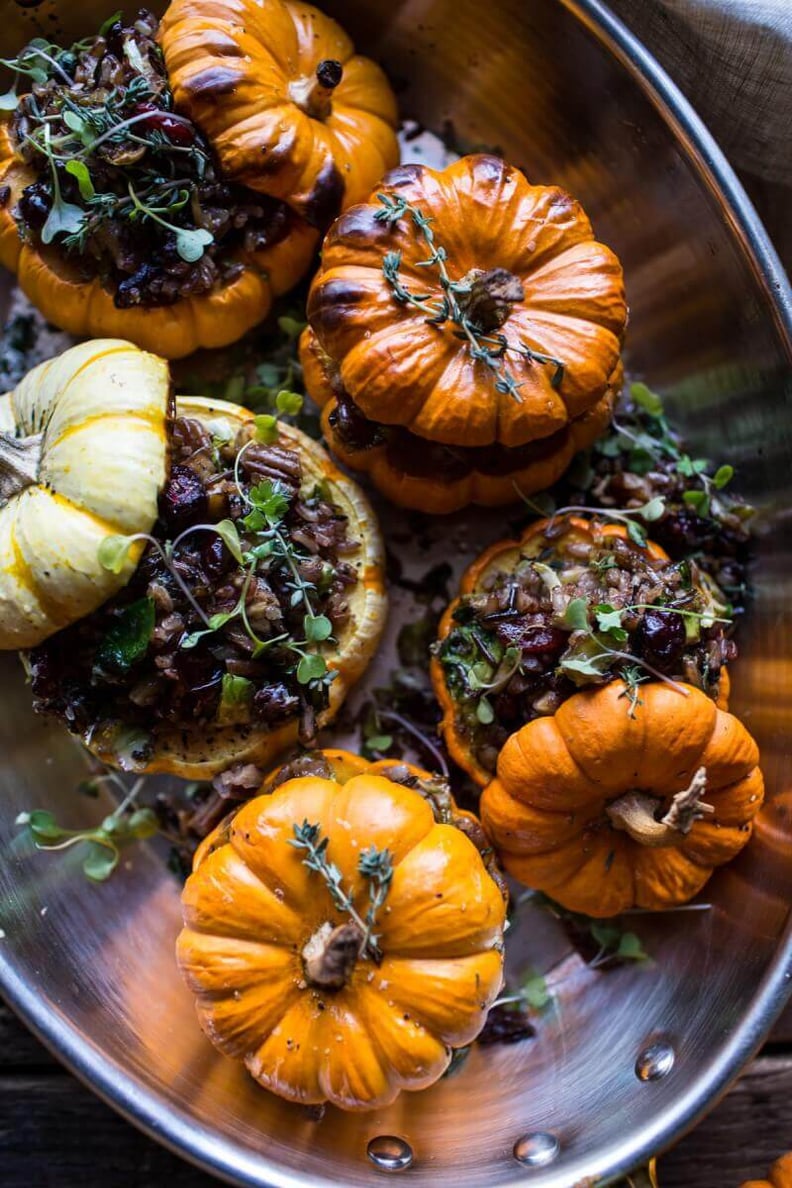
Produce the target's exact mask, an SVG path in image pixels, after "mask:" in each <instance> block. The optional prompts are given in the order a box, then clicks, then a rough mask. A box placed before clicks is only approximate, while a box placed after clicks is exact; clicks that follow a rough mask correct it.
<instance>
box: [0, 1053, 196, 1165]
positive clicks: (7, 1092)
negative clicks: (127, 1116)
mask: <svg viewBox="0 0 792 1188" xmlns="http://www.w3.org/2000/svg"><path fill="white" fill-rule="evenodd" d="M0 1165H1V1166H2V1169H3V1170H2V1175H1V1176H0V1180H1V1182H2V1184H3V1188H77V1186H78V1185H89V1186H90V1185H97V1186H98V1185H100V1184H102V1185H108V1186H109V1185H116V1184H118V1185H121V1184H123V1185H124V1188H158V1186H159V1185H164V1184H167V1185H168V1188H217V1184H218V1181H217V1180H215V1179H214V1178H213V1177H210V1176H206V1175H203V1174H202V1173H200V1172H197V1171H196V1170H195V1168H193V1167H191V1166H190V1165H189V1164H187V1163H185V1162H183V1161H182V1160H181V1159H178V1158H177V1157H176V1156H175V1155H171V1153H170V1152H169V1151H166V1150H165V1149H164V1147H160V1146H159V1145H158V1144H157V1143H154V1142H152V1141H151V1140H150V1139H147V1138H145V1137H144V1136H143V1135H142V1134H140V1133H139V1132H138V1131H137V1130H135V1129H134V1127H132V1126H130V1125H129V1124H128V1123H127V1122H125V1121H124V1120H123V1119H122V1118H120V1117H119V1116H118V1115H117V1114H116V1113H114V1111H113V1110H111V1109H110V1108H109V1107H108V1106H106V1105H104V1104H103V1103H102V1102H100V1101H99V1100H98V1099H97V1098H96V1097H94V1095H93V1094H92V1093H90V1092H89V1090H87V1089H84V1088H83V1087H82V1085H79V1084H77V1083H76V1082H75V1081H74V1080H73V1078H71V1077H70V1076H68V1075H67V1076H61V1075H60V1074H58V1073H50V1074H40V1075H37V1076H11V1077H6V1076H0Z"/></svg>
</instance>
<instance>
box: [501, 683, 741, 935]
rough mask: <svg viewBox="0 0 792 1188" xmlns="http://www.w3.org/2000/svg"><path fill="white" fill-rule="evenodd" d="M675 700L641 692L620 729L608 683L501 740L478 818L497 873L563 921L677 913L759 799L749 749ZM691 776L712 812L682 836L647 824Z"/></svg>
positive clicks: (689, 703) (616, 693) (697, 699)
mask: <svg viewBox="0 0 792 1188" xmlns="http://www.w3.org/2000/svg"><path fill="white" fill-rule="evenodd" d="M686 692H687V696H683V695H682V694H681V693H679V692H677V691H676V690H675V689H673V688H671V687H669V686H668V685H666V684H664V683H660V682H650V683H647V684H644V685H641V688H640V700H639V702H638V703H637V705H636V706H635V709H634V711H633V712H634V716H633V717H631V716H630V714H629V713H628V701H627V700H626V686H625V685H624V683H623V682H621V681H613V682H612V683H611V684H609V685H606V686H604V687H603V688H601V689H597V690H594V691H592V692H583V693H578V694H576V695H575V696H574V697H571V698H570V699H569V700H568V701H566V702H564V704H563V705H562V706H561V707H560V708H559V709H558V710H557V711H556V713H555V714H554V715H553V716H552V717H546V718H537V719H535V720H534V721H533V722H529V723H528V724H527V725H526V726H524V727H523V728H522V729H521V730H518V731H517V733H516V734H513V735H512V736H511V738H509V740H508V741H507V743H506V745H505V746H504V747H503V750H502V751H501V753H500V756H499V758H498V774H497V778H496V779H494V780H493V781H492V782H491V783H490V784H489V785H488V786H487V787H486V788H485V789H484V793H483V795H482V799H481V815H482V821H483V823H484V826H485V828H486V829H487V832H488V833H489V835H490V836H491V837H492V838H493V840H494V842H495V847H496V849H497V851H498V854H499V857H500V859H501V862H502V863H503V865H504V867H505V869H506V870H507V871H508V872H509V873H510V874H512V875H514V877H515V878H517V879H519V880H520V882H522V883H526V884H527V885H528V886H530V887H533V888H535V889H536V890H539V891H544V892H546V893H547V894H548V895H549V896H550V897H551V898H552V899H555V900H556V901H557V902H558V903H560V904H561V905H562V906H564V907H566V908H568V909H569V910H570V911H575V912H584V913H585V914H586V915H589V916H597V917H607V916H614V915H617V914H618V913H619V912H623V911H626V910H627V909H629V908H633V907H638V908H647V909H650V910H662V909H663V908H668V907H672V906H674V905H676V904H680V903H685V902H686V901H687V900H688V899H690V898H691V897H692V896H693V895H695V894H696V893H697V892H698V891H700V890H701V888H702V887H703V886H704V884H705V883H706V882H707V879H708V878H709V877H710V875H711V874H712V870H713V869H714V868H715V867H716V866H720V865H721V864H723V863H724V862H728V861H729V859H730V858H733V857H734V855H735V854H737V853H738V852H739V851H740V850H741V849H742V848H743V846H744V845H745V844H746V842H747V841H748V839H749V838H750V836H751V831H752V821H753V818H754V817H755V815H756V813H757V812H758V811H759V808H760V806H761V804H762V799H763V794H764V783H763V780H762V773H761V771H760V770H759V767H758V766H757V764H758V762H759V752H758V749H757V746H756V743H755V742H754V740H753V738H752V737H751V735H750V734H749V733H748V731H747V730H746V729H745V727H744V726H743V725H742V724H741V723H740V722H739V721H738V720H737V719H736V718H735V717H734V716H733V715H732V714H729V713H726V712H725V711H723V710H719V709H718V708H717V707H716V705H715V703H714V702H713V701H711V700H710V698H708V697H707V696H706V695H705V694H704V693H702V692H700V691H699V690H698V689H694V688H692V687H691V686H686ZM700 769H704V773H705V776H704V778H705V781H706V787H705V790H704V791H703V793H702V794H701V799H702V800H703V802H704V803H705V804H707V805H710V806H711V808H712V810H713V811H712V812H711V813H708V814H707V815H706V816H703V817H702V818H701V819H694V820H693V821H692V824H690V823H689V822H688V824H689V829H688V831H687V832H681V831H678V830H676V829H674V828H672V827H671V826H670V825H665V824H660V823H659V821H658V819H659V818H661V816H662V815H663V814H666V815H667V814H668V812H669V810H670V809H671V805H672V801H673V800H674V798H675V797H677V798H678V796H679V794H680V793H682V791H683V790H684V789H686V788H688V787H690V788H691V789H692V788H693V786H694V784H695V781H696V775H697V773H698V772H699V771H700ZM636 795H637V796H638V797H639V798H640V800H641V801H642V806H641V807H639V808H637V809H636V805H635V798H636ZM649 810H652V811H649ZM636 812H637V815H638V817H639V818H640V821H639V822H638V823H636V821H637V818H636ZM647 813H648V817H647ZM630 814H632V815H630ZM662 819H663V821H665V817H664V816H663V817H662ZM626 822H629V832H628V831H627V825H626ZM638 824H640V828H638ZM658 831H659V832H660V833H661V834H663V835H664V836H663V838H662V839H656V840H653V841H649V840H647V839H648V838H650V837H651V835H652V834H657V833H658Z"/></svg>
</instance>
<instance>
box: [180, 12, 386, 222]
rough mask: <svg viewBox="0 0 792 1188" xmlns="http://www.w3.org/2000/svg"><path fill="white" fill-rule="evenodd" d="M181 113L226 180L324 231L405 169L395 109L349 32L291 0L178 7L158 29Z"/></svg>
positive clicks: (373, 66)
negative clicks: (206, 143)
mask: <svg viewBox="0 0 792 1188" xmlns="http://www.w3.org/2000/svg"><path fill="white" fill-rule="evenodd" d="M159 37H160V42H161V45H162V49H163V53H164V55H165V64H166V66H167V69H168V75H169V77H170V81H171V86H172V88H173V94H174V97H175V100H176V104H177V107H178V108H179V110H180V111H182V112H184V113H185V114H187V115H189V116H190V118H191V119H193V120H195V122H196V123H197V124H198V125H199V126H200V128H201V129H202V130H203V132H204V133H205V135H206V136H207V137H208V138H209V140H210V141H211V143H212V147H213V148H214V150H215V152H216V153H217V157H218V160H219V162H220V165H221V167H222V170H223V173H224V175H225V177H226V178H229V179H231V180H233V181H237V182H240V183H241V184H243V185H246V186H249V187H250V188H251V189H253V190H258V191H260V192H261V193H263V194H269V195H270V196H271V197H273V198H279V199H281V200H282V201H283V202H286V203H288V205H289V206H290V207H291V208H292V209H293V210H295V211H296V212H297V213H298V214H299V215H300V216H301V217H302V218H304V219H306V220H307V221H308V222H309V223H310V224H311V225H312V226H315V227H320V228H322V229H324V228H325V227H327V226H328V225H329V223H330V222H332V220H333V219H334V218H335V216H336V215H337V214H338V213H339V211H340V210H343V209H344V208H345V207H347V206H349V205H350V204H351V203H353V202H361V201H362V200H363V199H364V198H365V197H366V195H367V194H368V192H369V191H370V189H371V187H372V186H373V185H375V183H376V182H377V181H378V180H379V178H381V177H382V175H383V173H385V172H387V170H388V169H392V168H393V166H394V165H395V164H396V163H397V162H398V160H399V145H398V141H397V139H396V126H397V123H398V111H397V107H396V99H395V96H394V94H393V91H392V90H391V87H390V84H389V83H388V80H387V78H386V77H385V74H384V73H383V71H382V70H381V68H380V67H379V66H378V65H377V64H376V63H375V62H372V61H371V60H370V59H369V58H364V57H362V56H361V55H360V54H356V53H355V47H354V45H353V44H352V41H351V39H350V38H349V37H348V36H347V34H346V33H345V32H344V30H343V29H342V28H341V26H340V25H338V24H337V23H336V21H334V20H333V19H332V18H331V17H329V16H326V15H325V14H324V13H322V12H320V11H319V10H318V9H317V8H314V7H313V6H312V5H309V4H303V3H293V2H292V0H267V3H265V4H262V3H261V2H260V0H223V3H222V4H218V3H216V0H172V2H171V4H169V6H168V9H167V11H166V13H165V16H164V17H163V19H162V24H161V26H160V34H159Z"/></svg>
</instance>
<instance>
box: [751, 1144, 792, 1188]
mask: <svg viewBox="0 0 792 1188" xmlns="http://www.w3.org/2000/svg"><path fill="white" fill-rule="evenodd" d="M740 1188H792V1151H790V1152H788V1153H787V1154H786V1155H782V1156H781V1158H780V1159H776V1161H775V1163H774V1164H773V1166H772V1167H771V1168H770V1179H769V1180H747V1181H746V1183H744V1184H741V1185H740Z"/></svg>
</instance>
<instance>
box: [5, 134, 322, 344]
mask: <svg viewBox="0 0 792 1188" xmlns="http://www.w3.org/2000/svg"><path fill="white" fill-rule="evenodd" d="M35 176H36V175H35V173H34V171H33V170H32V169H30V168H29V167H28V166H26V165H25V164H24V163H23V162H21V161H20V160H19V159H18V158H17V157H16V156H15V154H14V150H13V145H12V143H11V138H10V136H9V133H8V124H7V122H0V185H7V186H10V188H11V192H10V194H9V196H8V199H7V201H6V203H5V205H4V206H3V207H2V208H0V263H1V264H4V265H5V266H6V268H10V269H11V270H12V271H13V272H16V274H17V280H18V282H19V287H20V288H21V289H22V292H23V293H24V294H25V296H26V297H28V298H29V300H30V301H31V302H32V303H33V305H35V306H36V308H37V309H39V310H40V311H41V313H42V314H43V315H44V317H45V318H46V319H47V320H48V321H49V322H52V323H53V325H55V326H59V327H60V328H61V329H62V330H66V331H68V332H69V333H70V334H74V335H76V336H78V337H89V338H125V339H128V340H129V341H130V342H134V343H135V344H136V345H137V346H139V347H141V348H142V349H143V350H147V351H152V352H154V353H156V354H158V355H161V356H163V357H164V358H167V359H178V358H181V357H182V356H184V355H189V354H192V352H193V351H195V350H198V349H199V347H222V346H227V345H228V344H229V343H232V342H236V340H237V339H238V338H241V337H242V335H243V334H245V333H246V332H247V331H248V330H250V329H251V328H252V327H253V326H255V325H257V324H258V323H259V322H261V321H262V320H263V319H264V318H265V317H266V316H267V314H268V313H269V311H270V309H271V307H272V302H273V300H274V298H275V297H277V296H278V295H279V294H281V293H285V292H287V291H288V290H289V289H291V288H292V287H293V286H294V285H295V284H296V283H297V281H298V280H299V279H300V278H301V277H302V276H304V274H305V273H306V272H307V271H308V268H309V267H310V264H311V261H312V259H313V256H314V252H315V250H316V244H317V242H318V235H317V232H316V231H314V229H313V228H311V227H309V226H308V224H307V223H305V222H303V221H302V220H300V219H298V218H297V217H295V218H294V220H293V226H292V228H291V231H290V233H289V235H288V236H287V237H286V238H285V239H283V240H281V241H280V242H279V243H276V244H274V245H273V246H272V247H268V248H264V249H263V250H262V251H259V252H255V253H253V254H251V255H249V256H246V257H245V263H246V264H247V267H246V268H245V269H244V271H243V272H242V273H241V274H240V275H239V276H238V277H237V278H236V279H235V280H233V281H231V282H230V284H227V285H223V286H222V287H221V288H218V289H216V290H214V291H213V292H211V293H207V294H205V295H204V296H197V297H182V298H180V299H179V301H177V302H176V303H175V304H174V305H166V306H157V307H150V308H146V307H143V306H135V307H133V308H131V309H119V308H118V307H117V306H116V305H115V302H114V300H113V294H112V293H111V292H109V291H108V290H107V289H106V288H104V286H103V285H102V282H101V280H100V279H99V278H98V277H97V278H95V279H93V280H90V281H84V280H81V279H79V278H78V277H77V276H76V274H75V272H74V270H73V269H72V268H71V267H70V265H69V262H68V260H67V259H66V258H65V257H64V256H63V255H62V253H61V252H59V251H58V250H57V248H53V247H49V248H45V247H43V246H42V247H41V248H38V247H35V246H33V245H31V244H26V243H24V242H23V240H22V239H21V238H20V235H19V230H18V227H17V224H16V222H15V220H14V217H13V214H12V211H13V209H14V207H15V206H16V204H17V201H18V200H19V197H20V195H21V193H22V190H23V189H24V188H25V186H28V185H30V183H31V182H33V181H35Z"/></svg>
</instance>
